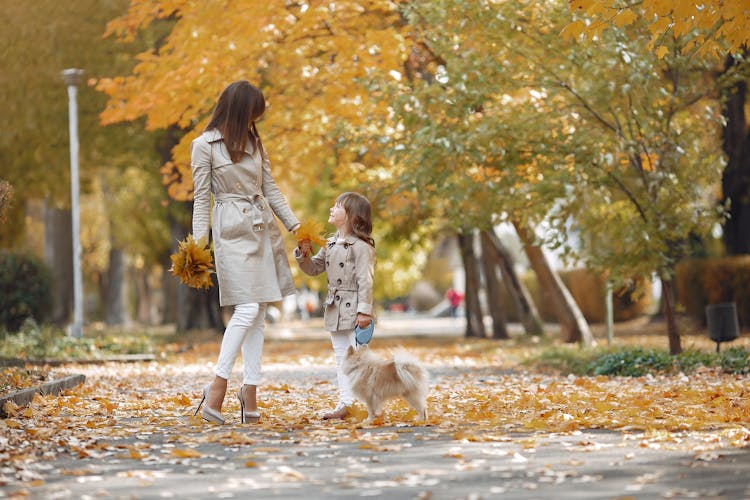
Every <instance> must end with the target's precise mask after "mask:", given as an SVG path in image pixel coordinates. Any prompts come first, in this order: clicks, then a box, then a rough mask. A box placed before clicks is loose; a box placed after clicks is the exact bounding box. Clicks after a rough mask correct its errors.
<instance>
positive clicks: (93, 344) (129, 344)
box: [0, 319, 154, 360]
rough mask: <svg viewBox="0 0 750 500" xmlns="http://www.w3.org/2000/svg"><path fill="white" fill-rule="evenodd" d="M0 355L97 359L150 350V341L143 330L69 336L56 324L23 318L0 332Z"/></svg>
mask: <svg viewBox="0 0 750 500" xmlns="http://www.w3.org/2000/svg"><path fill="white" fill-rule="evenodd" d="M0 341H1V342H2V344H0V357H1V358H16V359H27V360H29V359H30V360H35V359H73V360H74V359H99V358H102V357H106V356H111V355H121V354H148V353H153V351H154V348H153V343H152V341H151V339H150V337H148V336H147V335H145V334H141V335H122V334H117V335H107V336H102V337H94V338H89V337H84V338H73V337H69V336H68V335H67V334H66V333H65V332H64V331H63V330H61V329H60V328H56V327H52V326H47V325H45V326H43V327H40V326H38V325H37V324H36V323H34V321H33V320H31V319H27V320H26V321H24V323H23V324H22V325H21V328H20V329H19V330H18V331H17V332H15V333H13V334H10V333H5V334H4V335H2V336H0Z"/></svg>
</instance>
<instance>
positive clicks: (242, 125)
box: [206, 80, 266, 163]
mask: <svg viewBox="0 0 750 500" xmlns="http://www.w3.org/2000/svg"><path fill="white" fill-rule="evenodd" d="M265 110H266V100H265V99H264V98H263V93H262V92H261V91H260V90H259V89H258V87H256V86H254V85H252V84H251V83H250V82H248V81H247V80H240V81H237V82H234V83H231V84H229V86H227V88H225V89H224V91H223V92H222V93H221V95H220V96H219V102H217V103H216V108H215V109H214V113H213V115H211V121H209V122H208V125H207V126H206V130H211V129H217V130H218V131H219V132H221V135H223V136H224V145H226V147H227V150H229V156H230V157H231V158H232V161H233V162H234V163H237V162H239V161H240V159H241V158H242V155H243V154H244V152H245V146H247V141H248V140H250V141H251V143H252V145H253V150H252V152H253V154H255V151H256V150H257V149H258V148H263V144H262V143H261V141H260V136H259V135H258V130H257V129H256V128H255V120H257V119H258V118H260V117H261V116H262V115H263V112H264V111H265Z"/></svg>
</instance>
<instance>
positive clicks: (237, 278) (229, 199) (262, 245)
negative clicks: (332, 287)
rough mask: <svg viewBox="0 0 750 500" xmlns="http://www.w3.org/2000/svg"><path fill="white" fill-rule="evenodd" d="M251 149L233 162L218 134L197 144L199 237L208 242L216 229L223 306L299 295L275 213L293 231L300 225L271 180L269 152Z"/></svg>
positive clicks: (195, 170)
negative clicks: (211, 213)
mask: <svg viewBox="0 0 750 500" xmlns="http://www.w3.org/2000/svg"><path fill="white" fill-rule="evenodd" d="M251 148H252V145H250V144H248V148H247V149H246V150H245V152H246V154H245V155H243V157H242V159H241V160H240V162H239V163H233V162H232V160H231V158H230V157H229V151H228V150H227V148H226V146H225V145H224V141H223V140H222V135H221V133H220V132H219V131H218V130H215V129H212V130H209V131H207V132H204V133H203V134H202V135H201V136H200V137H198V138H197V139H195V140H194V141H193V143H192V145H191V151H190V153H191V162H190V163H191V165H192V169H193V185H194V201H193V236H194V237H195V239H196V240H197V239H199V238H201V237H203V236H205V237H206V240H208V233H209V228H211V230H212V236H213V241H214V255H215V261H216V262H215V264H216V276H217V278H218V280H219V302H220V303H221V305H222V306H229V305H235V304H245V303H251V302H275V301H277V300H281V299H282V298H283V297H285V296H287V295H292V294H294V293H295V287H294V280H293V279H292V272H291V269H290V268H289V260H288V259H287V255H286V249H285V247H284V240H283V238H282V235H281V231H280V230H279V227H278V224H277V223H276V219H275V218H274V214H276V216H277V217H278V218H279V219H280V220H281V222H282V224H284V227H286V229H287V230H289V231H291V230H293V229H295V228H296V226H297V225H298V224H299V222H298V221H297V218H296V217H295V216H294V214H293V213H292V211H291V210H290V209H289V205H288V204H287V202H286V199H285V198H284V195H283V194H281V191H279V188H278V187H277V186H276V182H274V180H273V177H272V176H271V164H270V162H269V160H268V156H267V155H266V153H265V151H263V152H262V153H261V151H255V153H254V154H250V150H251ZM211 194H213V195H214V205H213V226H212V224H211V218H210V216H209V214H210V211H211ZM211 226H212V227H211Z"/></svg>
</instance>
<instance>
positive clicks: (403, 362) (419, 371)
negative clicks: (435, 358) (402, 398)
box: [393, 351, 428, 389]
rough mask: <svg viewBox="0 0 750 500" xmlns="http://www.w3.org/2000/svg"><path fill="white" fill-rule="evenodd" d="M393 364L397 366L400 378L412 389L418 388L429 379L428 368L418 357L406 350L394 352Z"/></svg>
mask: <svg viewBox="0 0 750 500" xmlns="http://www.w3.org/2000/svg"><path fill="white" fill-rule="evenodd" d="M393 364H394V366H395V367H396V374H397V375H398V378H400V379H401V381H403V383H404V385H406V386H407V387H410V388H412V389H415V388H418V387H420V386H421V384H423V383H424V381H425V380H426V379H427V377H428V375H427V370H425V369H424V367H423V366H422V365H421V364H420V363H419V361H417V359H416V358H415V357H414V356H412V355H411V354H409V353H408V352H406V351H397V352H395V353H393Z"/></svg>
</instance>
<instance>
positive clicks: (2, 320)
mask: <svg viewBox="0 0 750 500" xmlns="http://www.w3.org/2000/svg"><path fill="white" fill-rule="evenodd" d="M50 283H51V278H50V272H49V270H48V269H47V267H46V266H45V265H44V263H43V262H41V261H40V260H38V259H36V258H34V257H32V256H29V255H22V254H16V253H10V252H0V328H4V329H5V330H7V331H10V332H14V331H16V330H18V329H19V328H20V327H21V324H22V323H23V321H24V320H25V319H26V318H33V319H34V320H35V321H37V322H42V321H44V320H45V319H46V317H47V315H48V313H49V310H50V306H51V303H52V295H51V291H50Z"/></svg>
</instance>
